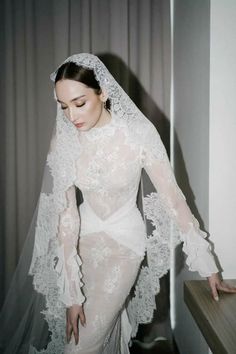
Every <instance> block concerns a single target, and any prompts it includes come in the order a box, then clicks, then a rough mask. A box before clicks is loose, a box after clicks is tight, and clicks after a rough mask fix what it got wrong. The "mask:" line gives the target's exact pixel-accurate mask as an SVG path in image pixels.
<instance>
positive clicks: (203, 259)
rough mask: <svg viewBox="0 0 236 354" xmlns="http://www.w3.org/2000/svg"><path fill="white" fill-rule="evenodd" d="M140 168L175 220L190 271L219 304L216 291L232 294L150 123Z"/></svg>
mask: <svg viewBox="0 0 236 354" xmlns="http://www.w3.org/2000/svg"><path fill="white" fill-rule="evenodd" d="M142 158H143V167H144V168H145V170H146V172H147V174H148V175H149V177H150V179H151V181H152V183H153V185H154V187H155V188H156V190H157V191H158V194H159V197H160V198H161V200H162V202H163V204H164V205H165V206H166V209H167V211H168V213H169V214H170V216H171V218H173V219H174V220H175V221H176V224H177V226H178V229H179V231H180V235H181V240H182V241H183V251H184V252H185V253H186V254H187V259H186V263H187V265H188V267H189V269H190V270H192V271H198V272H199V274H200V275H201V276H204V277H207V278H208V282H209V285H210V288H211V292H212V296H213V298H214V299H215V300H217V301H218V299H219V298H218V290H221V291H224V292H228V293H235V292H236V288H234V287H230V286H229V285H227V284H225V283H224V282H223V281H221V280H220V278H219V276H218V274H217V273H218V269H217V267H216V264H215V261H214V258H213V256H212V254H211V247H210V244H209V243H208V242H207V241H206V240H205V239H204V238H205V237H206V236H207V234H206V233H205V232H204V231H202V230H200V228H199V223H198V221H197V219H196V218H195V217H194V215H193V214H192V213H191V210H190V209H189V207H188V205H187V203H186V199H185V197H184V195H183V193H182V191H181V190H180V188H179V187H178V185H177V183H176V180H175V177H174V173H173V171H172V168H171V166H170V163H169V159H168V156H167V153H166V150H165V147H164V145H163V143H162V141H161V139H160V136H159V134H158V132H157V131H156V129H155V127H154V126H153V125H152V124H151V125H150V128H149V130H148V132H147V135H146V144H144V147H143V156H142Z"/></svg>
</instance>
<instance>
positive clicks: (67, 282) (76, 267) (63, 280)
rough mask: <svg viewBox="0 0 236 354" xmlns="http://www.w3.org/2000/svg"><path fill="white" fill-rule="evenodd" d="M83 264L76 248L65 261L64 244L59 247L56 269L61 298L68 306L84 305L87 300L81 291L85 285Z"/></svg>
mask: <svg viewBox="0 0 236 354" xmlns="http://www.w3.org/2000/svg"><path fill="white" fill-rule="evenodd" d="M65 262H66V263H65ZM65 264H66V265H65ZM81 264H82V262H81V259H80V257H79V255H78V253H77V251H76V249H74V250H73V252H72V253H71V255H70V257H69V258H68V259H67V261H65V259H64V246H63V245H61V246H60V247H59V250H58V260H57V263H56V265H55V267H54V269H55V271H56V273H57V286H58V289H59V292H60V300H61V301H62V302H63V303H64V304H65V306H66V307H70V306H72V305H82V304H83V302H84V301H85V297H84V295H83V293H82V291H81V287H82V286H83V282H82V281H81V279H82V273H81V272H80V266H81ZM68 274H69V275H68Z"/></svg>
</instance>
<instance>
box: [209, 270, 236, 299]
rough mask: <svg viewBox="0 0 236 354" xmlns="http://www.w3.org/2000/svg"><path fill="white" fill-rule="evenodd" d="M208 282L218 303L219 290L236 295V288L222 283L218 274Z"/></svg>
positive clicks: (212, 276) (213, 275)
mask: <svg viewBox="0 0 236 354" xmlns="http://www.w3.org/2000/svg"><path fill="white" fill-rule="evenodd" d="M207 280H208V283H209V286H210V288H211V293H212V297H213V299H214V300H216V301H219V294H218V291H219V290H220V291H223V292H225V293H236V287H234V286H230V285H228V284H226V283H225V282H223V281H221V280H220V277H219V274H218V273H213V274H212V275H211V276H210V277H208V278H207Z"/></svg>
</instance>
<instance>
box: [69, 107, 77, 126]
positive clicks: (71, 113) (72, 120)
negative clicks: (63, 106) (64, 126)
mask: <svg viewBox="0 0 236 354" xmlns="http://www.w3.org/2000/svg"><path fill="white" fill-rule="evenodd" d="M68 118H69V120H70V121H71V123H74V121H75V120H76V115H75V112H74V110H73V108H69V112H68Z"/></svg>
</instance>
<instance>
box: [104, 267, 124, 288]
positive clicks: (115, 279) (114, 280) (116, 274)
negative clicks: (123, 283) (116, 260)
mask: <svg viewBox="0 0 236 354" xmlns="http://www.w3.org/2000/svg"><path fill="white" fill-rule="evenodd" d="M120 277H121V269H120V266H118V265H116V266H115V267H113V268H112V269H111V272H110V274H109V277H108V278H107V279H105V281H104V290H105V292H106V293H108V294H112V293H113V292H114V291H115V290H116V288H117V286H118V284H119V280H120Z"/></svg>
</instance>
